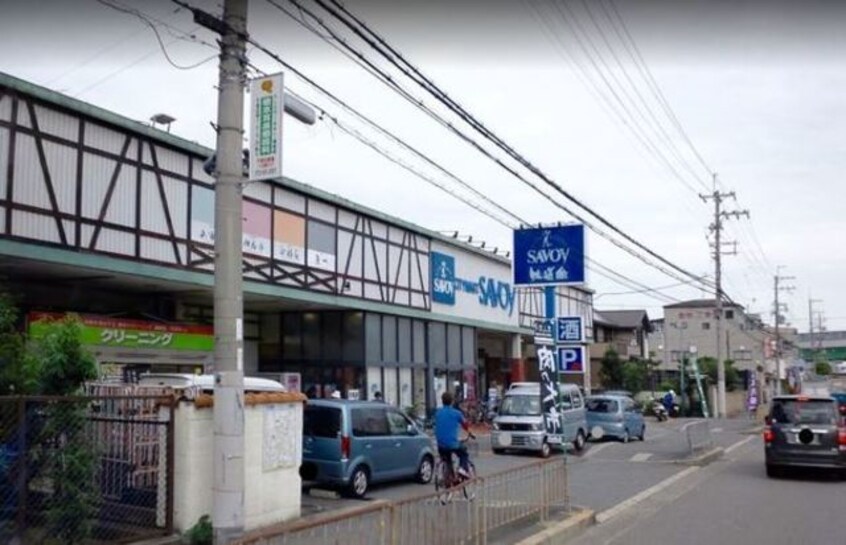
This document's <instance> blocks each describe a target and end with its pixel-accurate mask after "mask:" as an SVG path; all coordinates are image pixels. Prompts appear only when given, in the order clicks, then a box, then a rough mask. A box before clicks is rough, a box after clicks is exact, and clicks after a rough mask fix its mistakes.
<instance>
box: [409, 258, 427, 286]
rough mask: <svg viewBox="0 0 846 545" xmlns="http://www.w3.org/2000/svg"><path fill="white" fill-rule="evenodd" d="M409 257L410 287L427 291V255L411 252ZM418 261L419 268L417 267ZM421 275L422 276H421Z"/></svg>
mask: <svg viewBox="0 0 846 545" xmlns="http://www.w3.org/2000/svg"><path fill="white" fill-rule="evenodd" d="M410 258H411V287H412V289H416V290H420V291H425V292H428V291H429V255H428V254H423V253H419V252H412V253H411V255H410ZM418 263H419V268H418ZM421 277H422V278H421Z"/></svg>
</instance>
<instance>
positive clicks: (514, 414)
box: [491, 382, 588, 458]
mask: <svg viewBox="0 0 846 545" xmlns="http://www.w3.org/2000/svg"><path fill="white" fill-rule="evenodd" d="M558 394H559V395H558V411H559V413H560V415H561V430H562V436H561V439H560V443H561V446H562V447H563V445H564V444H566V443H572V445H573V448H574V449H575V450H576V451H577V452H579V451H581V450H582V449H583V448H584V446H585V441H586V440H587V434H588V427H587V420H586V411H585V402H584V398H583V397H582V392H581V391H580V390H579V387H578V386H576V385H575V384H559V385H558ZM558 443H559V441H558V438H555V437H548V436H547V434H546V430H545V429H544V425H543V415H542V414H541V403H540V384H539V383H537V382H519V383H516V384H513V385H512V386H511V388H509V389H508V391H507V392H506V393H505V395H504V396H503V398H502V402H501V403H500V406H499V411H498V413H497V416H496V418H494V421H493V429H492V430H491V448H493V452H494V454H502V453H504V452H505V451H506V450H527V451H534V452H537V453H538V454H540V455H541V456H542V457H544V458H546V457H548V456H549V455H550V454H551V453H552V449H553V448H554V447H555V446H557V445H558Z"/></svg>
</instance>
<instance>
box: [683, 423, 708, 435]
mask: <svg viewBox="0 0 846 545" xmlns="http://www.w3.org/2000/svg"><path fill="white" fill-rule="evenodd" d="M699 422H705V421H704V420H694V421H692V422H688V423H687V424H685V425H684V426H682V427H681V428H679V431H680V432H682V433H684V432H686V431H687V427H688V426H692V425H694V424H698V423H699Z"/></svg>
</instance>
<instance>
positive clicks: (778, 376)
mask: <svg viewBox="0 0 846 545" xmlns="http://www.w3.org/2000/svg"><path fill="white" fill-rule="evenodd" d="M781 269H782V267H780V266H779V267H777V268H776V275H775V276H774V277H773V280H774V282H773V292H774V294H775V302H774V304H775V338H776V347H775V357H776V393H777V394H779V395H781V394H782V388H781V331H780V330H779V325H780V324H781V308H782V306H784V305H782V304H781V303H779V301H778V294H779V293H780V292H782V291H791V290H793V288H792V287H791V286H782V285H780V284H781V281H782V280H794V279H795V278H794V277H793V276H780V275H779V274H778V273H779V271H780V270H781Z"/></svg>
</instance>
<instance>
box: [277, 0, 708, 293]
mask: <svg viewBox="0 0 846 545" xmlns="http://www.w3.org/2000/svg"><path fill="white" fill-rule="evenodd" d="M268 1H269V2H270V3H272V4H273V3H274V2H272V0H268ZM290 1H291V3H292V4H294V5H295V6H297V7H298V8H299V9H301V10H302V11H303V12H305V13H307V14H310V16H312V18H313V19H315V20H316V21H317V22H318V24H320V25H321V26H322V27H323V28H324V29H325V30H327V31H328V32H329V33H330V35H332V36H333V38H335V39H336V40H338V41H339V42H340V43H341V44H342V45H343V46H344V47H345V48H347V49H348V50H349V51H350V52H352V53H354V54H355V55H356V56H357V57H358V58H360V59H361V60H362V61H364V62H366V63H367V64H368V65H369V66H370V67H371V68H372V69H374V70H375V71H377V72H379V73H380V74H381V77H382V80H383V81H385V82H387V83H388V84H389V85H390V86H391V87H393V88H395V90H396V91H397V92H399V93H400V94H401V95H402V96H403V97H404V98H406V100H409V101H410V102H411V103H412V104H414V105H415V106H416V107H418V108H420V109H423V110H424V111H427V112H428V113H429V114H430V115H435V116H437V114H434V112H432V111H431V109H428V108H427V107H425V105H423V104H422V102H421V101H420V100H418V99H415V98H414V97H412V96H409V94H408V93H407V91H405V90H404V89H403V88H402V87H401V86H399V84H398V83H397V82H396V81H395V80H394V79H393V78H392V77H391V76H390V75H389V74H387V73H385V72H384V71H383V70H381V69H380V68H378V67H377V66H375V65H374V64H373V63H372V62H370V61H369V59H367V57H366V56H365V55H364V54H363V53H361V52H360V51H358V50H356V49H355V48H353V47H352V46H350V45H349V44H348V43H347V42H346V41H345V40H343V39H342V38H340V37H339V36H338V35H337V33H335V32H334V30H333V29H332V28H331V27H330V26H328V25H327V24H325V23H324V22H323V21H322V20H321V19H320V18H319V17H317V16H313V14H311V12H310V11H309V10H308V9H306V8H304V7H303V6H302V4H301V3H300V2H298V1H297V0H290ZM316 1H317V3H318V4H319V5H321V7H323V8H324V9H325V10H327V11H328V12H329V13H330V14H331V15H332V16H333V17H335V18H336V19H338V20H339V21H341V22H342V23H343V24H344V25H345V26H347V27H348V28H349V29H350V30H352V31H353V32H354V33H355V34H356V35H357V36H359V37H360V38H362V39H363V40H364V41H365V42H367V43H368V45H370V46H371V47H372V48H373V49H374V50H376V51H377V52H378V53H379V54H380V55H381V56H383V57H385V58H386V59H387V60H388V61H389V62H390V63H391V64H392V65H394V66H395V67H396V68H398V69H399V70H400V71H401V72H403V74H405V75H406V76H408V77H409V78H411V79H412V80H414V81H415V83H417V84H418V85H420V86H421V87H423V88H424V89H425V90H426V91H428V92H429V93H430V94H432V95H433V96H434V97H435V98H436V99H437V100H438V101H439V102H441V103H442V104H444V105H446V106H447V107H448V108H449V109H450V110H451V111H453V112H454V113H456V115H458V116H459V117H460V118H462V120H464V121H465V122H467V123H468V124H469V125H471V127H472V128H473V129H474V130H476V131H477V132H479V133H480V134H482V136H483V137H485V138H486V139H487V140H489V141H491V142H493V143H494V144H495V145H496V146H497V147H498V148H500V149H501V150H503V151H505V152H506V154H508V155H509V156H510V157H512V158H513V159H515V160H516V161H517V162H518V163H520V164H521V165H522V166H524V167H525V168H527V169H528V170H529V171H530V172H532V173H533V174H535V175H536V176H538V177H539V178H540V179H541V180H542V181H543V182H544V183H546V184H547V185H549V186H550V187H552V188H553V189H555V191H556V192H558V193H559V194H561V195H563V196H564V197H565V198H566V199H568V200H570V201H571V202H573V203H574V204H576V205H577V206H579V207H580V208H582V209H584V210H586V211H587V212H588V213H590V214H591V215H592V216H594V217H595V218H597V220H599V222H600V223H602V224H603V225H605V226H606V227H608V228H610V229H611V230H613V231H614V232H616V233H617V234H618V235H620V236H621V237H622V238H624V239H625V240H627V241H628V242H629V243H631V244H634V245H635V246H637V247H639V248H640V249H641V250H642V251H644V252H646V253H647V254H648V255H650V256H651V257H653V258H654V259H656V260H657V261H659V262H661V263H664V264H665V265H667V266H669V267H670V268H671V269H674V270H676V271H679V272H680V273H681V274H682V275H684V276H686V277H689V278H693V279H696V280H698V281H700V282H703V280H702V279H701V278H700V277H698V276H697V275H695V274H693V273H691V272H689V271H687V270H685V269H683V268H681V267H679V266H678V265H676V264H675V263H673V262H671V261H669V260H668V259H667V258H665V257H663V256H661V255H660V254H658V253H657V252H655V251H654V250H652V249H651V248H649V247H647V246H645V245H644V244H642V243H640V242H639V241H637V240H636V239H634V238H633V237H632V236H631V235H629V234H627V233H625V232H624V231H622V230H621V229H620V228H618V227H617V226H616V225H614V224H613V223H611V222H610V221H609V220H608V219H606V218H605V217H604V216H602V215H601V214H599V213H598V212H595V211H594V210H592V209H591V208H590V207H588V206H587V205H585V204H584V203H582V202H581V201H580V200H579V199H577V198H576V197H574V196H573V195H572V194H570V193H569V192H568V191H566V190H565V189H563V188H562V187H561V186H560V185H559V184H557V183H556V182H554V181H553V180H551V179H550V178H549V177H548V176H547V175H546V174H545V173H543V172H542V171H541V170H540V169H539V168H538V167H536V166H535V165H533V164H532V163H531V162H529V161H528V160H527V159H525V158H524V157H523V156H522V155H520V154H519V153H517V152H516V151H515V150H514V149H513V148H511V147H510V146H508V144H506V143H505V142H504V141H503V140H501V139H500V138H499V137H498V136H496V135H495V134H494V133H493V132H491V131H490V130H489V129H487V128H486V127H485V126H484V125H483V124H482V123H481V122H480V121H478V120H477V119H476V118H474V117H473V116H471V115H470V114H469V113H468V112H467V111H466V110H464V109H463V108H462V107H461V106H460V105H458V104H457V103H456V102H455V101H453V100H452V99H451V98H449V96H448V95H446V93H444V92H443V91H442V90H440V89H439V88H438V87H437V86H436V85H434V83H433V82H431V80H429V79H428V78H427V77H426V76H425V75H423V74H422V72H421V71H420V70H419V69H418V68H416V67H414V65H412V64H411V63H410V62H408V61H407V60H406V59H405V58H404V57H403V56H402V55H401V54H400V53H399V52H398V51H396V50H395V49H393V48H392V47H391V46H390V45H388V44H387V42H386V41H385V40H384V38H381V37H380V36H379V35H378V34H377V33H375V32H374V31H373V30H372V29H370V28H369V27H367V26H366V25H365V24H364V23H362V22H360V21H358V20H357V19H356V18H355V17H354V16H352V15H349V17H350V18H351V19H352V20H354V21H357V22H356V24H358V25H359V26H361V27H362V28H364V29H365V30H364V31H362V30H361V29H360V28H359V27H358V26H356V24H353V23H351V22H350V21H349V20H347V18H346V17H344V16H342V15H341V14H340V13H339V12H338V11H337V10H336V9H334V8H332V7H330V6H328V5H327V4H326V2H323V1H322V0H316ZM333 3H334V4H335V5H336V6H338V7H339V8H340V9H341V10H343V11H344V12H345V13H347V14H349V13H350V12H349V10H347V9H346V8H344V7H343V6H341V5H340V4H339V3H337V2H334V1H333ZM365 32H366V33H367V35H369V36H374V37H375V40H377V41H378V42H379V43H377V41H374V38H369V37H368V36H367V35H365ZM379 44H383V45H384V46H385V47H386V48H387V49H388V51H390V53H388V52H386V51H385V49H383V48H382V47H381V46H380V45H379ZM399 62H402V64H403V65H404V66H400V64H399ZM415 76H416V77H415ZM437 118H438V119H439V120H440V121H439V122H440V123H441V124H442V125H444V126H445V127H446V128H448V129H449V130H450V131H451V132H453V133H454V134H456V135H457V136H459V137H460V138H461V139H462V140H464V141H465V142H467V143H468V144H470V145H471V146H473V147H474V148H476V149H477V150H478V151H479V152H481V153H482V154H483V155H485V156H486V157H488V158H489V159H491V160H493V161H494V162H495V163H496V164H497V165H499V166H500V167H501V168H503V169H505V170H506V171H507V172H509V173H510V174H512V175H513V176H515V177H516V178H518V179H519V180H520V181H522V182H524V183H525V184H526V185H528V186H529V187H531V188H532V189H534V190H535V191H536V192H538V193H539V194H540V195H541V196H543V197H544V198H546V199H547V200H549V201H550V202H551V203H553V204H554V205H555V206H557V207H558V208H560V209H562V210H564V211H565V212H567V213H568V214H570V215H571V216H573V217H574V218H576V219H577V220H579V221H581V222H582V223H584V224H585V225H586V226H588V227H589V228H590V229H592V230H594V232H596V233H598V234H600V235H601V236H603V237H604V238H606V239H608V240H609V241H611V242H612V243H615V244H617V245H618V246H619V247H621V248H624V249H625V250H626V251H628V252H630V253H632V255H634V256H636V257H637V258H638V259H640V260H642V261H644V262H645V263H647V264H649V265H650V266H653V267H655V268H657V269H659V270H661V271H662V272H664V273H665V274H668V275H670V276H674V277H676V276H675V274H676V273H673V272H670V271H668V270H667V269H665V268H663V267H661V266H660V265H658V264H657V263H654V262H652V261H649V260H648V259H646V258H645V257H644V256H643V255H641V254H639V253H637V252H636V251H633V250H632V249H631V248H629V247H627V246H623V245H620V244H619V242H618V241H616V240H615V239H613V238H612V237H610V236H609V235H608V234H607V233H605V232H604V231H602V230H601V229H599V228H597V227H596V226H594V225H593V224H591V223H590V222H589V221H587V220H586V219H584V218H583V217H581V215H580V214H578V213H576V212H574V211H573V210H571V209H569V208H567V207H566V206H564V205H563V204H561V203H560V202H558V201H556V200H555V199H553V198H552V197H550V196H549V195H548V194H546V193H545V192H543V191H541V190H540V189H539V188H538V187H537V186H535V185H534V184H532V183H531V182H529V181H528V180H527V179H526V178H525V177H523V176H522V175H520V174H519V173H518V172H516V171H515V170H514V169H513V168H511V167H509V166H508V165H506V164H505V163H503V162H502V160H501V159H499V158H497V157H495V156H493V155H492V154H491V153H490V152H489V151H488V150H486V149H485V148H483V147H482V146H481V145H479V144H478V142H476V141H474V140H473V139H471V138H470V137H468V136H467V135H466V134H465V133H463V132H462V131H460V130H459V129H458V128H457V127H455V125H454V124H452V123H450V122H447V121H446V120H444V119H443V118H441V117H440V116H437ZM676 278H677V279H680V278H679V277H676Z"/></svg>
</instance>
